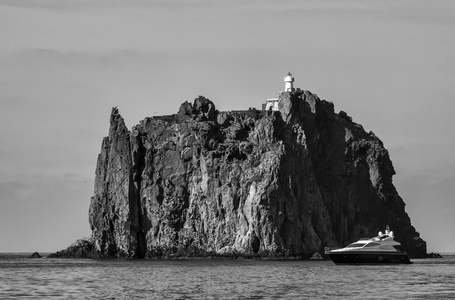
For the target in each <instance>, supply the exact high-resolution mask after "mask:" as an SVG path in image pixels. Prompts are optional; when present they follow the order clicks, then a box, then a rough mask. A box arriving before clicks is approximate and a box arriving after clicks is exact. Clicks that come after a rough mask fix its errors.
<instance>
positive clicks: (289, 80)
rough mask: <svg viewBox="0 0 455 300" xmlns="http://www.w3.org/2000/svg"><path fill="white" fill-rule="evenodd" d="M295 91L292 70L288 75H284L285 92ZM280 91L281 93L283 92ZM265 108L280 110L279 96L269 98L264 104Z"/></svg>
mask: <svg viewBox="0 0 455 300" xmlns="http://www.w3.org/2000/svg"><path fill="white" fill-rule="evenodd" d="M293 91H294V77H292V74H291V72H288V74H287V75H286V77H284V91H283V92H293ZM283 92H280V93H279V94H281V93H283ZM263 109H264V110H278V98H269V99H267V102H266V103H265V105H263Z"/></svg>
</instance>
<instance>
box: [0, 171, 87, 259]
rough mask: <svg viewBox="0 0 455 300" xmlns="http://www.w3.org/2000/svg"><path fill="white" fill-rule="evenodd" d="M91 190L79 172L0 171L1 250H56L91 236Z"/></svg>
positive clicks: (85, 178)
mask: <svg viewBox="0 0 455 300" xmlns="http://www.w3.org/2000/svg"><path fill="white" fill-rule="evenodd" d="M92 191H93V178H87V177H84V176H81V175H78V174H71V173H66V174H56V175H44V174H23V173H21V174H11V173H9V174H5V173H0V203H1V207H2V209H1V210H0V239H1V240H2V241H3V242H2V244H1V245H0V252H2V251H7V252H8V251H38V250H39V251H56V250H60V249H63V248H65V247H66V246H68V245H69V244H71V243H72V242H73V241H74V240H76V239H78V238H80V237H83V236H87V235H89V233H90V230H89V226H88V221H87V211H88V207H89V203H90V196H91V194H92ZM35 249H36V250H35Z"/></svg>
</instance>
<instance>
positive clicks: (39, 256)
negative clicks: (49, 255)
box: [28, 252, 41, 258]
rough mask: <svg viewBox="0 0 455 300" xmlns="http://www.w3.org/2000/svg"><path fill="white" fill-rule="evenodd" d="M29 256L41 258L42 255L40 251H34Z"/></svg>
mask: <svg viewBox="0 0 455 300" xmlns="http://www.w3.org/2000/svg"><path fill="white" fill-rule="evenodd" d="M28 258H41V255H39V253H38V252H33V253H32V255H30V256H29V257H28Z"/></svg>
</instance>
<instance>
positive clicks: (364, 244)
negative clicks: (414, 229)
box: [325, 226, 412, 264]
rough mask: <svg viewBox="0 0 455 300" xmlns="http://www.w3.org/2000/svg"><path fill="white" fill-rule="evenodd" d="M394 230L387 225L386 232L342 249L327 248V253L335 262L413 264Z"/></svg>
mask: <svg viewBox="0 0 455 300" xmlns="http://www.w3.org/2000/svg"><path fill="white" fill-rule="evenodd" d="M400 247H401V244H400V243H398V242H397V241H395V240H394V235H393V231H390V230H389V226H386V230H385V233H382V232H381V231H379V233H378V236H376V237H373V238H363V239H360V240H358V241H357V242H355V243H352V244H350V245H348V246H347V247H345V248H341V249H326V252H325V254H327V256H328V257H329V258H330V259H331V260H332V261H333V262H334V263H335V264H411V263H412V262H411V261H410V259H409V256H408V254H407V253H406V252H405V251H402V250H400Z"/></svg>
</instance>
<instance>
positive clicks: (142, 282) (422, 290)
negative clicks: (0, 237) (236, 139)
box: [0, 255, 455, 299]
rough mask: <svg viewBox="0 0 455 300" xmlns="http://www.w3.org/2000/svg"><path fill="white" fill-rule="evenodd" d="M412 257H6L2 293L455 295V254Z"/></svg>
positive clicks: (0, 265)
mask: <svg viewBox="0 0 455 300" xmlns="http://www.w3.org/2000/svg"><path fill="white" fill-rule="evenodd" d="M412 261H413V264H411V265H362V266H360V265H335V264H334V263H332V262H331V261H329V260H310V261H301V260H254V259H187V260H121V259H119V260H97V259H56V258H34V259H32V258H26V257H20V256H13V255H0V299H18V298H19V299H21V298H24V299H334V298H339V299H392V298H395V299H450V298H453V299H455V256H445V257H444V258H442V259H414V260H412Z"/></svg>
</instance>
